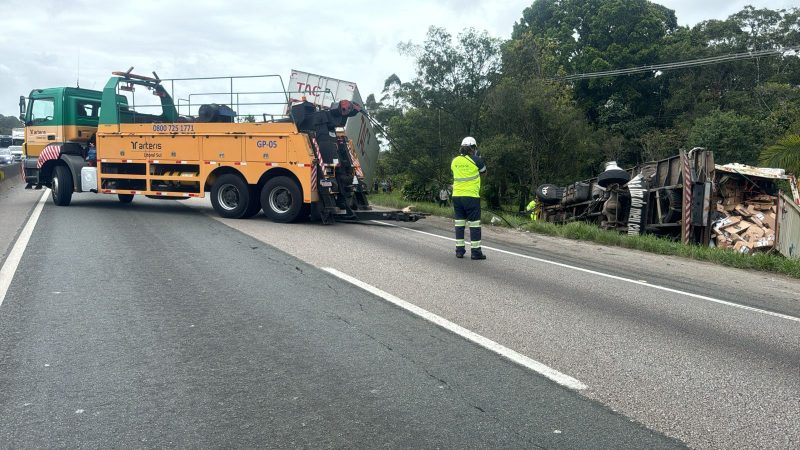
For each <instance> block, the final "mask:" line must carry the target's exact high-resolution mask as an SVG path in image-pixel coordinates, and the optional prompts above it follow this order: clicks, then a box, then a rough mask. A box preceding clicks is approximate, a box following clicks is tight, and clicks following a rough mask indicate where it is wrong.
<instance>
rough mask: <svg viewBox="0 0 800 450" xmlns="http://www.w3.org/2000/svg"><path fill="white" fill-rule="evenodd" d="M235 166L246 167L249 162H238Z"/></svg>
mask: <svg viewBox="0 0 800 450" xmlns="http://www.w3.org/2000/svg"><path fill="white" fill-rule="evenodd" d="M233 165H234V166H246V165H247V161H236V162H234V163H233Z"/></svg>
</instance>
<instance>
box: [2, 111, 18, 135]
mask: <svg viewBox="0 0 800 450" xmlns="http://www.w3.org/2000/svg"><path fill="white" fill-rule="evenodd" d="M22 126H23V123H22V122H20V120H19V119H17V118H16V117H14V116H4V115H2V114H0V134H11V129H12V128H21V127H22Z"/></svg>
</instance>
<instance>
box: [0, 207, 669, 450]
mask: <svg viewBox="0 0 800 450" xmlns="http://www.w3.org/2000/svg"><path fill="white" fill-rule="evenodd" d="M286 229H287V230H288V229H289V228H286ZM298 230H300V229H299V228H298ZM300 245H304V246H306V247H307V248H309V249H314V251H318V252H331V251H341V249H340V248H338V247H337V248H329V247H326V246H325V244H324V242H322V241H319V240H315V239H312V236H311V235H309V239H307V240H306V242H305V243H304V244H300ZM129 446H132V447H137V448H138V447H184V448H206V447H236V448H242V447H245V448H246V447H280V448H286V447H314V448H330V447H348V448H377V447H391V448H397V447H403V448H408V447H414V448H418V447H424V448H438V447H445V448H498V447H500V448H680V447H683V444H682V443H681V442H679V441H678V440H675V439H673V438H668V437H665V436H664V435H663V434H661V433H659V432H656V431H653V430H651V429H648V428H646V427H645V426H642V425H640V424H638V423H636V422H634V421H632V420H631V419H630V418H629V417H626V416H625V415H623V414H620V413H617V412H615V411H613V410H612V409H611V408H609V407H607V406H604V405H603V404H602V403H601V402H599V401H597V400H594V399H591V398H588V397H587V396H584V395H580V394H578V393H576V392H573V391H570V390H567V389H564V388H562V387H560V386H558V385H556V384H555V383H553V382H551V381H550V380H548V379H545V378H543V377H541V376H539V375H537V374H535V373H533V372H531V371H530V370H527V369H524V368H522V367H520V366H517V365H515V364H513V363H511V362H509V361H507V360H505V359H503V358H501V357H499V356H498V355H496V354H494V353H492V352H489V351H487V350H485V349H483V348H481V347H478V346H476V345H473V344H471V343H469V342H467V341H466V340H464V339H462V338H460V337H458V336H456V335H454V334H452V333H449V332H447V331H445V330H444V329H441V328H439V327H437V326H435V325H432V324H430V323H429V322H426V321H424V320H422V319H420V318H418V317H416V316H413V315H411V314H409V313H407V312H405V311H404V310H401V309H399V308H397V307H395V306H393V305H391V304H388V303H386V302H384V301H383V300H381V299H379V298H377V297H376V296H374V295H372V294H369V293H367V292H365V291H363V290H361V289H358V288H356V287H354V286H352V285H350V284H348V283H346V282H344V281H342V280H339V279H338V278H335V277H333V276H332V275H330V274H328V273H326V272H324V271H321V270H319V269H318V268H316V267H315V266H314V265H311V264H309V263H307V262H304V261H303V260H301V259H298V258H297V257H296V256H292V255H290V254H288V253H286V252H284V251H282V250H279V249H277V248H275V247H274V246H273V245H270V244H269V243H268V241H267V242H265V241H264V240H261V239H256V238H254V237H251V236H249V235H247V234H244V233H241V232H239V231H236V230H233V229H231V228H230V227H228V226H226V225H225V224H223V223H221V222H220V221H217V220H214V219H212V218H209V217H208V216H206V215H204V214H203V213H202V212H201V211H198V210H196V209H191V208H180V207H178V208H176V207H175V205H174V204H171V203H168V201H157V200H146V199H138V198H137V199H136V200H135V201H134V203H132V204H130V205H123V204H121V203H119V202H117V201H116V199H114V198H113V197H96V196H88V195H85V196H76V198H75V199H74V200H73V205H72V206H70V207H69V208H58V207H55V206H53V205H52V203H50V202H48V204H47V205H46V206H45V208H44V210H43V212H42V214H41V217H40V219H39V222H38V225H37V226H36V228H35V230H34V234H33V237H32V239H31V241H30V243H29V245H28V248H27V250H26V251H25V253H24V255H23V258H22V261H21V263H20V265H19V268H18V270H17V273H16V276H15V277H14V280H13V282H12V284H11V286H10V288H9V291H8V294H7V296H6V298H5V301H4V302H3V303H2V305H0V447H2V448H41V447H69V448H98V447H103V448H109V447H129Z"/></svg>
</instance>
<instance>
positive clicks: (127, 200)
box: [117, 194, 133, 203]
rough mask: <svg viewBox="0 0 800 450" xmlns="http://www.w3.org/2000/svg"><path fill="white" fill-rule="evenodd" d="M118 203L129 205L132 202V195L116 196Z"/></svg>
mask: <svg viewBox="0 0 800 450" xmlns="http://www.w3.org/2000/svg"><path fill="white" fill-rule="evenodd" d="M117 198H119V201H120V203H130V202H132V201H133V194H117Z"/></svg>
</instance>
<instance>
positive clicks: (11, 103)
mask: <svg viewBox="0 0 800 450" xmlns="http://www.w3.org/2000/svg"><path fill="white" fill-rule="evenodd" d="M659 2H660V3H662V4H664V5H665V6H667V7H670V8H673V9H676V10H677V14H678V18H679V20H680V22H681V23H686V21H687V20H692V21H696V20H699V18H698V17H700V18H711V17H717V18H724V17H726V16H727V15H728V14H730V12H734V11H737V10H739V9H741V7H740V6H738V5H739V4H744V3H748V2H746V1H736V0H734V1H727V0H707V1H706V2H703V3H702V4H698V3H696V2H695V1H694V0H661V1H659ZM790 2H791V0H772V1H770V2H766V1H755V2H751V3H755V4H756V5H759V4H762V5H763V4H766V3H772V4H773V6H774V5H775V4H776V3H778V4H780V5H779V6H789V3H790ZM0 3H1V4H0V7H2V10H3V13H4V21H3V27H0V63H2V64H3V65H5V66H7V67H8V68H9V69H10V71H5V70H0V114H4V115H16V111H17V106H16V105H17V103H18V98H19V95H27V94H28V93H29V92H30V91H31V89H34V88H42V87H52V86H74V85H75V84H76V82H77V80H78V78H80V84H81V86H82V87H86V88H90V89H100V88H102V86H103V85H104V84H105V82H106V80H107V79H108V77H109V76H110V73H111V72H112V71H114V70H127V68H128V67H130V66H135V67H136V71H137V72H140V73H150V72H151V71H153V70H155V71H156V72H158V74H159V75H160V76H161V77H162V78H178V77H201V76H223V75H250V74H280V75H282V76H283V77H284V78H287V79H288V77H289V74H290V71H291V70H292V69H298V70H304V71H307V72H312V73H318V74H322V75H327V76H330V77H334V78H341V79H345V80H348V81H353V82H356V83H357V84H358V85H359V88H360V90H361V93H362V95H363V96H364V97H365V98H366V96H367V95H369V94H370V93H376V94H377V93H380V91H381V89H382V88H383V82H384V80H385V79H386V78H387V77H388V76H389V75H391V74H393V73H396V74H397V75H398V76H399V77H400V78H401V80H403V81H406V80H409V79H411V78H412V77H413V76H414V66H413V60H412V59H411V58H409V57H407V56H402V55H400V54H399V52H398V50H397V44H398V43H400V42H408V41H412V42H414V43H421V42H423V41H424V39H425V34H426V32H427V30H428V27H429V26H431V25H436V26H442V27H445V28H446V29H447V30H448V31H449V32H450V33H451V34H453V35H456V34H458V32H460V31H461V30H463V29H465V28H468V27H473V28H476V29H478V30H487V31H488V32H489V34H490V35H492V36H496V37H501V38H508V37H510V34H511V29H512V27H513V24H514V22H515V21H517V20H519V19H520V17H521V16H522V11H523V9H525V7H527V6H529V5H530V4H531V3H532V0H504V1H503V0H496V1H490V0H443V1H440V2H430V1H424V0H409V1H404V2H397V1H381V0H379V1H365V0H352V1H349V2H345V3H341V2H339V3H325V2H319V1H315V2H312V1H309V0H294V1H292V2H266V1H256V0H240V1H236V2H221V1H216V0H195V1H193V2H191V3H187V2H184V1H174V0H173V1H168V0H161V1H154V0H137V1H133V2H110V1H102V0H0ZM731 5H736V6H731ZM726 8H727V9H726ZM721 11H722V12H721ZM723 12H724V14H723ZM698 15H699V16H698ZM686 17H691V19H685V18H686Z"/></svg>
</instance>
